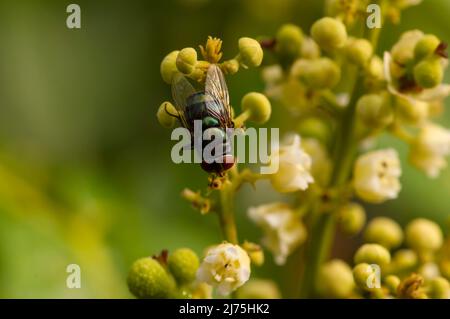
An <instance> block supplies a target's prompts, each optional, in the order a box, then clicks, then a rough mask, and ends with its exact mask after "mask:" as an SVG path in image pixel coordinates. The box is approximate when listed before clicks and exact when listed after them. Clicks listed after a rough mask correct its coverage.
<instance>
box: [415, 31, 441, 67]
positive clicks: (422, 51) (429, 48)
mask: <svg viewBox="0 0 450 319" xmlns="http://www.w3.org/2000/svg"><path fill="white" fill-rule="evenodd" d="M440 43H441V41H440V40H439V38H438V37H437V36H435V35H433V34H426V35H424V36H423V37H422V38H421V39H420V40H419V42H417V44H416V46H415V47H414V60H415V61H417V62H418V61H420V60H422V59H424V58H426V57H429V56H430V55H432V54H433V53H434V52H435V50H436V49H437V47H438V46H439V44H440Z"/></svg>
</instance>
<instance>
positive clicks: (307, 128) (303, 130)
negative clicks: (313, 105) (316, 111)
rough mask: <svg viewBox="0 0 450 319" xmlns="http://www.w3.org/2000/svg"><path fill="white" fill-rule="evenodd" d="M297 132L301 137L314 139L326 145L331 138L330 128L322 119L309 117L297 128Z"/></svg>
mask: <svg viewBox="0 0 450 319" xmlns="http://www.w3.org/2000/svg"><path fill="white" fill-rule="evenodd" d="M297 131H298V133H299V134H300V136H301V137H312V138H314V139H317V140H319V141H321V142H322V143H324V144H326V143H327V142H328V140H329V138H330V134H331V132H330V127H329V126H328V124H327V123H326V122H325V121H324V120H323V119H321V118H318V117H313V116H310V117H307V118H305V119H302V120H301V121H300V123H299V124H298V126H297Z"/></svg>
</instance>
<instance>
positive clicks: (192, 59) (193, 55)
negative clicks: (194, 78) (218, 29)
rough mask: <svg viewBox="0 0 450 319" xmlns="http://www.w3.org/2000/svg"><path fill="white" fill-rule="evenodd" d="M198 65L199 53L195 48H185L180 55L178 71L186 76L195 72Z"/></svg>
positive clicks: (178, 57)
mask: <svg viewBox="0 0 450 319" xmlns="http://www.w3.org/2000/svg"><path fill="white" fill-rule="evenodd" d="M196 63H197V51H195V49H193V48H184V49H183V50H181V51H180V52H179V53H178V56H177V60H176V65H177V68H178V71H180V72H181V73H184V74H190V73H192V71H194V68H195V64H196Z"/></svg>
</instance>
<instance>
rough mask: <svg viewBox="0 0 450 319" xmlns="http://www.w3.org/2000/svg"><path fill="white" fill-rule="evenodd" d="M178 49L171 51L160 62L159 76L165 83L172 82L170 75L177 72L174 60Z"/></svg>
mask: <svg viewBox="0 0 450 319" xmlns="http://www.w3.org/2000/svg"><path fill="white" fill-rule="evenodd" d="M179 52H180V51H172V52H170V53H169V54H168V55H166V56H165V57H164V59H163V60H162V62H161V66H160V72H161V77H162V78H163V80H164V82H166V83H167V84H172V77H173V76H174V74H175V73H177V72H178V69H177V65H176V61H177V56H178V53H179Z"/></svg>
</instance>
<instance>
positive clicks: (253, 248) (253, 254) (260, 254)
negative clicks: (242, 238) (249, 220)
mask: <svg viewBox="0 0 450 319" xmlns="http://www.w3.org/2000/svg"><path fill="white" fill-rule="evenodd" d="M242 248H243V249H244V250H245V251H246V252H247V254H248V256H249V257H250V261H251V262H252V264H254V265H256V266H262V265H263V264H264V251H263V249H262V248H261V246H259V245H257V244H255V243H251V242H248V241H246V242H244V243H243V244H242Z"/></svg>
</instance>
